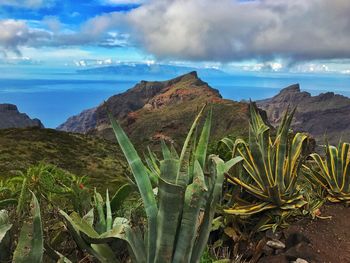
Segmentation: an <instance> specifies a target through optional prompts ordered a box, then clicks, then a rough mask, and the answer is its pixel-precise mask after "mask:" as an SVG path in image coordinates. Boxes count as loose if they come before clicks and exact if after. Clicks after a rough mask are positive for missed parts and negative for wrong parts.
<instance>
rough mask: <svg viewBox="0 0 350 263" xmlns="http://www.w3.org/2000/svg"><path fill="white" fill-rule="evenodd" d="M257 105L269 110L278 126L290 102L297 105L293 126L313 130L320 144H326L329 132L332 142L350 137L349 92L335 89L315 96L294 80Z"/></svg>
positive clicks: (292, 105)
mask: <svg viewBox="0 0 350 263" xmlns="http://www.w3.org/2000/svg"><path fill="white" fill-rule="evenodd" d="M257 105H258V106H259V107H260V108H261V109H263V110H265V111H266V112H267V116H268V119H269V121H270V123H271V124H272V125H274V126H276V125H278V124H279V123H280V121H281V118H282V117H283V113H284V111H285V110H286V109H287V107H288V106H290V107H297V110H296V113H295V118H294V122H293V124H292V128H293V129H294V130H295V131H306V132H308V133H310V134H311V135H312V136H313V137H315V138H316V140H317V142H318V143H319V144H323V142H324V136H325V135H327V138H328V139H329V141H330V142H331V143H338V141H339V139H340V138H342V139H343V140H346V141H350V114H349V113H350V99H349V98H347V97H345V96H342V95H338V94H334V93H333V92H327V93H322V94H320V95H318V96H311V94H310V93H308V92H305V91H301V90H300V86H299V84H294V85H291V86H289V87H287V88H285V89H283V90H281V91H280V93H279V94H277V95H276V96H274V97H272V98H269V99H265V100H261V101H258V102H257Z"/></svg>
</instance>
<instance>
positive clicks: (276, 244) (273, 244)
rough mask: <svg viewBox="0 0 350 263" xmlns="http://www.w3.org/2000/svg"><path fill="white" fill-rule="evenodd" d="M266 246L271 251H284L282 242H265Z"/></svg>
mask: <svg viewBox="0 0 350 263" xmlns="http://www.w3.org/2000/svg"><path fill="white" fill-rule="evenodd" d="M266 245H267V246H269V247H271V248H273V249H284V248H285V247H286V245H285V244H284V243H283V242H282V241H279V240H276V239H274V240H269V241H267V243H266Z"/></svg>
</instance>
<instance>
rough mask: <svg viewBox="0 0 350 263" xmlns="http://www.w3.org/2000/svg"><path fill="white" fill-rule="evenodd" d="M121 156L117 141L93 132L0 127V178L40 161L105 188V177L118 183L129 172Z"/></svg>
mask: <svg viewBox="0 0 350 263" xmlns="http://www.w3.org/2000/svg"><path fill="white" fill-rule="evenodd" d="M122 157H123V156H122V153H121V151H120V149H119V147H118V145H117V144H116V143H114V142H109V141H106V140H103V139H100V138H96V137H93V136H86V135H81V134H73V133H66V132H60V131H56V130H51V129H38V128H26V129H5V130H0V179H7V178H11V177H13V176H16V175H17V171H18V170H20V171H22V172H25V171H26V170H27V169H28V168H29V167H30V166H32V165H36V164H37V163H39V162H42V163H49V164H53V165H56V166H57V167H59V168H61V169H64V170H66V171H68V172H70V173H72V174H74V175H76V176H78V177H81V176H86V177H88V178H89V181H90V182H91V183H92V184H94V185H95V186H96V187H102V188H104V187H105V185H106V184H105V182H106V181H108V183H109V185H110V186H111V187H113V186H120V185H122V184H124V183H125V182H126V175H127V174H128V173H129V172H128V167H127V163H126V162H124V161H123V158H122Z"/></svg>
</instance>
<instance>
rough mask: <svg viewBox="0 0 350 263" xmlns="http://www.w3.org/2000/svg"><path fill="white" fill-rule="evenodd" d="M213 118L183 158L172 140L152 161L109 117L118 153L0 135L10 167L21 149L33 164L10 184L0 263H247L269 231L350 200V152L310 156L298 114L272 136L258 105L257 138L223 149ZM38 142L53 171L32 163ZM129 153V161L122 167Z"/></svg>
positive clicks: (82, 142)
mask: <svg viewBox="0 0 350 263" xmlns="http://www.w3.org/2000/svg"><path fill="white" fill-rule="evenodd" d="M205 109H206V108H205V107H203V108H202V109H201V110H200V113H199V114H198V115H197V116H196V117H195V120H194V122H193V124H192V126H191V127H190V129H189V131H188V132H187V136H186V137H185V138H184V140H183V146H182V148H181V151H180V152H178V151H177V150H176V148H178V147H177V144H171V145H169V141H167V142H165V141H164V140H162V141H161V145H160V147H158V148H157V150H158V149H160V151H156V152H153V151H152V150H151V149H150V148H143V149H142V150H143V151H141V152H143V154H144V161H142V160H141V158H140V156H139V154H138V153H137V150H136V149H135V147H134V145H133V144H132V143H131V140H130V139H129V138H128V136H127V135H126V133H125V132H124V130H123V129H122V128H121V126H120V125H119V123H118V122H116V121H115V120H114V119H113V118H112V117H111V116H110V118H111V123H112V127H113V131H114V134H115V137H116V138H117V141H118V143H119V145H120V148H118V147H117V146H116V145H114V144H112V143H106V142H105V141H104V140H100V139H96V138H90V137H88V136H82V135H72V134H67V135H62V133H60V132H55V131H50V130H48V131H40V132H38V131H37V130H36V129H32V131H34V132H33V133H32V134H31V133H30V132H29V131H30V130H31V129H23V130H20V131H19V133H18V134H19V135H18V136H20V137H21V136H23V138H22V139H21V140H22V141H19V142H18V143H17V144H18V145H17V146H15V144H14V137H13V138H11V137H12V136H14V134H13V132H12V131H11V130H5V131H1V132H0V133H3V135H4V137H1V136H0V138H1V139H0V141H1V140H2V142H4V143H7V144H8V145H12V147H13V149H12V148H4V149H6V150H2V151H1V152H0V159H1V160H0V165H5V163H4V162H2V161H4V160H5V159H6V158H9V157H8V156H7V157H6V154H10V153H11V154H14V153H19V152H21V151H23V155H21V157H19V158H18V159H15V160H14V163H18V162H20V161H21V160H22V158H28V160H27V161H26V160H23V164H22V166H20V167H19V168H20V169H19V170H20V171H15V169H14V170H13V171H12V168H11V169H8V170H7V171H6V174H5V175H4V176H3V177H2V180H1V181H0V209H2V210H0V251H1V253H0V262H10V261H11V260H12V262H38V263H40V262H49V263H51V262H68V263H69V262H103V263H104V262H108V263H112V262H129V261H130V262H148V263H153V262H162V263H163V262H164V263H166V262H169V263H170V262H173V263H175V262H191V263H192V262H194V263H195V262H203V263H204V262H206V263H207V262H230V261H229V260H231V261H232V260H233V262H245V261H247V260H250V259H251V258H252V256H251V257H250V258H247V257H243V256H242V255H241V256H239V255H240V253H242V251H240V250H239V249H238V247H239V243H240V242H243V241H244V242H252V238H256V239H258V236H259V231H260V232H261V231H265V230H267V229H270V228H272V229H273V230H276V229H277V228H279V227H286V226H287V225H288V222H289V220H290V219H291V218H293V217H294V216H298V217H301V216H309V215H311V216H312V217H315V216H317V213H316V212H315V211H316V210H317V209H318V208H319V207H320V205H322V204H323V203H325V201H326V200H329V201H331V202H343V203H347V204H348V203H349V202H350V179H349V178H350V174H349V171H350V168H349V164H350V144H349V143H342V144H339V146H338V148H337V147H334V146H331V145H327V146H326V154H325V158H322V156H320V155H319V154H316V153H312V154H311V155H310V156H307V155H306V154H305V147H306V146H307V145H306V144H307V140H308V137H307V135H305V134H303V133H294V132H293V131H291V130H290V125H291V122H292V118H293V113H294V111H292V112H291V113H289V112H288V111H287V112H286V114H285V116H284V118H283V121H282V123H281V126H280V127H279V128H278V129H277V130H276V131H274V130H273V129H272V128H271V127H270V126H268V125H267V124H266V123H265V122H264V120H263V118H262V117H261V115H260V114H259V112H258V110H257V109H256V107H255V105H253V104H251V105H250V115H251V119H250V128H249V138H248V139H245V138H243V139H242V137H241V136H238V134H234V135H231V136H230V138H224V139H222V140H221V141H220V143H219V146H218V147H214V146H213V142H212V141H211V140H210V138H211V136H210V134H211V130H212V128H213V126H212V114H213V113H215V110H214V111H212V110H206V111H205ZM205 114H207V117H206V119H205V121H204V120H202V119H204V118H202V116H203V115H205ZM221 125H224V124H221ZM214 127H215V126H214ZM56 135H57V136H58V137H59V138H54V137H55V136H56ZM65 136H66V137H65ZM39 137H40V138H39ZM43 138H46V139H47V141H46V142H45V143H39V142H42V140H43ZM17 140H18V139H17ZM30 140H32V142H33V145H36V147H38V148H39V150H38V152H37V154H38V155H41V154H43V155H45V154H48V155H47V156H49V158H47V159H46V160H47V161H50V163H51V161H52V163H53V164H47V163H45V162H43V160H45V158H43V157H42V156H41V157H39V158H37V159H36V158H33V156H31V157H30V156H29V155H28V153H29V151H26V147H29V146H30ZM60 143H62V145H60ZM65 144H66V145H65ZM54 145H55V146H54ZM77 145H78V146H77ZM68 146H69V147H71V148H72V149H68V148H69V147H68ZM62 147H63V148H62ZM79 147H81V148H79ZM84 147H85V148H84ZM96 149H97V150H96ZM50 151H51V153H52V155H50V153H49V152H50ZM96 151H101V152H102V153H96ZM215 151H216V154H217V155H215V154H213V153H214V152H215ZM146 152H147V154H146ZM64 153H66V156H65V155H64ZM121 154H124V157H125V159H126V161H124V160H117V161H114V160H113V158H118V156H121ZM160 156H161V157H160ZM112 157H113V158H112ZM69 158H70V159H71V160H69ZM9 160H10V158H9ZM35 160H37V161H35ZM60 160H62V164H61V165H59V166H55V165H54V164H55V163H56V162H59V161H60ZM77 160H78V164H77V166H76V167H75V166H74V164H73V162H75V161H77ZM82 160H85V161H86V162H88V163H89V165H88V166H87V167H89V168H86V167H85V166H84V167H85V168H82V167H83V166H82V165H81V164H80V163H79V161H82ZM32 162H33V163H35V162H36V164H35V165H32ZM95 162H96V163H99V164H100V165H101V166H96V163H95ZM102 163H103V164H102ZM56 164H58V163H56ZM84 165H86V163H85V164H84ZM104 165H105V166H104ZM127 165H129V167H127ZM62 167H65V168H66V169H63V168H62ZM113 168H115V169H116V170H115V171H114V172H113V173H112V172H111V171H110V170H111V169H113ZM89 169H90V170H89ZM92 173H96V174H95V176H92ZM103 173H106V174H104V175H105V176H104V177H102V174H103ZM96 175H97V176H96ZM128 175H130V176H129V177H128ZM126 182H127V183H126ZM310 182H311V183H310ZM102 191H103V192H105V193H106V194H105V197H104V198H103V197H102V195H101V194H100V193H102ZM325 193H326V195H325ZM30 200H31V201H30ZM39 204H40V206H39ZM40 207H41V209H40ZM43 208H45V209H43ZM3 251H4V252H3ZM243 252H244V251H243ZM63 255H64V256H63Z"/></svg>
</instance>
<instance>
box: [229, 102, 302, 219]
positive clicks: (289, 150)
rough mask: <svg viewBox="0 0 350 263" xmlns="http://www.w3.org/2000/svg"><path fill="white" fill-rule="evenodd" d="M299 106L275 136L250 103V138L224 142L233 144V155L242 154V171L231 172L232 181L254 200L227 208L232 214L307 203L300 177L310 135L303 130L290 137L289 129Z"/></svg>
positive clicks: (251, 212)
mask: <svg viewBox="0 0 350 263" xmlns="http://www.w3.org/2000/svg"><path fill="white" fill-rule="evenodd" d="M294 112H295V110H294V111H292V112H291V114H289V111H288V110H287V112H286V113H285V116H284V118H283V120H282V122H281V125H280V126H279V128H278V130H277V134H276V137H275V139H273V138H272V137H271V135H270V127H269V126H268V125H266V124H265V123H264V121H263V119H262V117H261V116H260V114H259V113H258V111H257V109H256V106H255V105H254V104H252V103H251V105H250V114H251V119H250V136H249V142H248V143H247V142H245V141H243V140H241V139H237V140H236V141H235V143H233V141H232V140H229V139H227V138H226V139H224V140H223V141H222V142H223V143H225V144H226V145H228V146H230V147H232V148H233V156H236V155H237V156H241V157H242V158H243V162H242V166H243V168H242V170H243V171H242V174H234V175H230V174H228V175H227V176H228V181H229V182H230V183H232V184H235V185H238V186H240V187H241V188H242V189H243V190H244V191H245V192H246V193H248V196H250V197H249V199H248V200H250V202H244V204H240V202H237V203H235V204H234V206H233V207H230V208H227V209H225V210H224V211H225V212H226V213H227V214H232V215H253V214H256V213H259V212H262V211H265V210H271V209H272V210H276V209H277V211H280V212H278V213H281V215H282V213H283V211H288V210H291V209H296V208H300V207H302V206H303V205H305V201H304V199H303V196H302V194H301V193H300V189H299V188H298V185H297V179H298V176H299V175H300V168H301V164H302V158H301V155H302V148H303V143H304V141H305V140H306V139H307V136H306V135H305V134H302V133H297V134H295V135H294V136H293V137H292V138H290V134H289V129H290V124H291V121H292V118H293V114H294Z"/></svg>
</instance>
